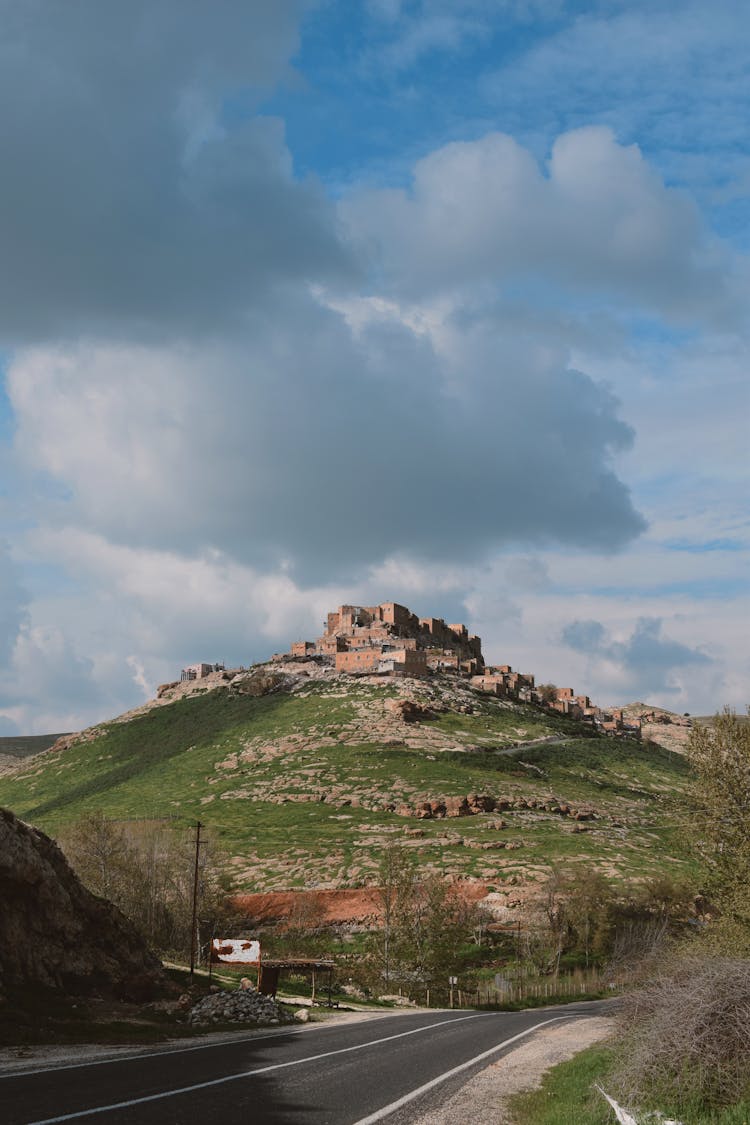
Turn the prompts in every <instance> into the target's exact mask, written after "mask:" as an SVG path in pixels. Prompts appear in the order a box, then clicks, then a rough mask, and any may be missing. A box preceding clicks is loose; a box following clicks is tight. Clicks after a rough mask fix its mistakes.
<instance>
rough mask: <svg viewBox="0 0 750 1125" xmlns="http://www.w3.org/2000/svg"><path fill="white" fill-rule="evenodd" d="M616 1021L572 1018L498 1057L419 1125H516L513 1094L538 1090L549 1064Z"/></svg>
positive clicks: (596, 1037)
mask: <svg viewBox="0 0 750 1125" xmlns="http://www.w3.org/2000/svg"><path fill="white" fill-rule="evenodd" d="M613 1026H614V1021H613V1020H612V1019H611V1018H608V1017H605V1016H590V1017H585V1018H583V1019H577V1020H571V1021H570V1023H566V1024H563V1025H562V1026H560V1027H552V1028H550V1029H549V1030H548V1031H542V1032H540V1033H538V1034H537V1035H535V1036H534V1037H533V1038H532V1039H531V1040H530V1041H529V1042H528V1043H522V1044H521V1046H519V1047H518V1048H516V1050H515V1051H512V1052H511V1053H510V1054H509V1055H505V1056H504V1057H503V1058H501V1059H498V1061H497V1062H495V1063H492V1065H491V1066H488V1067H487V1068H486V1069H485V1070H483V1071H481V1072H480V1073H479V1074H478V1075H477V1076H476V1078H474V1079H472V1080H471V1082H469V1083H467V1085H466V1086H463V1087H462V1088H461V1089H460V1090H459V1091H458V1092H457V1093H456V1094H454V1095H453V1097H451V1098H449V1099H448V1101H446V1102H445V1104H444V1105H443V1106H442V1107H441V1108H440V1110H439V1111H438V1112H437V1113H436V1112H435V1111H434V1110H433V1111H432V1112H431V1113H430V1114H429V1116H428V1117H420V1118H419V1119H418V1120H417V1121H415V1122H414V1125H456V1122H457V1121H469V1120H470V1121H471V1125H512V1122H513V1118H512V1117H511V1116H510V1115H509V1112H508V1102H509V1100H510V1098H511V1097H512V1095H513V1094H518V1093H520V1092H521V1091H522V1090H533V1089H536V1087H537V1086H539V1085H540V1084H541V1081H542V1076H543V1075H544V1074H545V1072H546V1071H548V1070H549V1069H550V1067H553V1066H557V1064H558V1063H561V1062H565V1060H566V1059H569V1058H572V1057H573V1055H575V1054H577V1053H578V1052H579V1051H582V1050H583V1049H584V1048H585V1047H590V1046H591V1045H592V1044H593V1043H597V1042H599V1040H600V1039H606V1037H607V1036H608V1035H609V1034H611V1031H612V1028H613Z"/></svg>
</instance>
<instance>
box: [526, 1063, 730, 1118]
mask: <svg viewBox="0 0 750 1125" xmlns="http://www.w3.org/2000/svg"><path fill="white" fill-rule="evenodd" d="M614 1067H615V1056H614V1053H613V1050H612V1049H611V1048H610V1047H603V1046H596V1047H589V1048H588V1049H587V1050H585V1051H581V1052H579V1054H577V1055H575V1056H574V1057H573V1058H572V1059H569V1060H568V1061H567V1062H564V1063H560V1064H559V1065H558V1066H555V1067H553V1068H552V1069H551V1070H549V1071H548V1072H547V1074H546V1075H545V1076H544V1078H543V1080H542V1084H541V1086H540V1087H539V1089H537V1090H531V1091H528V1092H526V1093H522V1094H517V1095H516V1096H515V1097H514V1098H512V1099H511V1103H510V1109H511V1114H512V1118H513V1122H514V1125H612V1123H613V1122H614V1120H615V1117H614V1113H613V1111H612V1110H611V1109H610V1107H609V1106H608V1105H607V1103H606V1102H605V1100H604V1098H603V1097H602V1096H601V1094H600V1093H599V1092H598V1091H597V1090H595V1089H594V1084H595V1083H596V1084H598V1085H600V1086H601V1087H602V1089H604V1090H606V1091H607V1093H608V1094H610V1095H612V1096H616V1095H614V1094H613V1093H612V1083H611V1078H612V1072H613V1070H614ZM626 1108H628V1109H629V1110H630V1111H631V1112H633V1107H632V1106H628V1107H626ZM649 1111H650V1112H651V1113H655V1112H661V1113H663V1114H664V1116H666V1117H673V1116H674V1117H676V1118H677V1119H678V1120H679V1121H681V1122H682V1125H748V1123H749V1122H750V1102H747V1101H745V1102H741V1103H739V1104H737V1105H734V1106H729V1107H727V1108H726V1109H718V1110H712V1109H707V1108H706V1107H705V1106H693V1107H688V1108H687V1109H685V1108H684V1107H683V1108H681V1109H680V1110H679V1112H678V1111H676V1110H674V1109H673V1107H669V1106H650V1107H647V1108H646V1110H644V1111H643V1112H644V1115H645V1114H647V1113H648V1112H649ZM654 1120H658V1118H655V1119H654Z"/></svg>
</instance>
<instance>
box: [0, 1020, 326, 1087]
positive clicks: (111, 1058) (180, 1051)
mask: <svg viewBox="0 0 750 1125" xmlns="http://www.w3.org/2000/svg"><path fill="white" fill-rule="evenodd" d="M313 1029H314V1030H316V1031H327V1030H328V1029H327V1028H323V1027H320V1026H318V1025H313V1027H312V1028H304V1029H303V1028H288V1027H284V1028H279V1030H278V1031H276V1032H272V1033H271V1034H270V1035H240V1036H235V1037H234V1038H233V1039H222V1040H214V1042H213V1043H193V1044H191V1046H189V1047H164V1048H163V1049H162V1050H161V1051H139V1052H138V1054H132V1055H128V1054H123V1055H108V1056H107V1057H106V1058H103V1059H83V1060H82V1061H81V1062H74V1063H50V1065H49V1066H35V1067H28V1068H24V1067H19V1068H18V1069H17V1070H7V1071H5V1073H3V1074H0V1082H1V1081H2V1080H3V1078H26V1077H27V1076H28V1075H34V1074H51V1073H53V1072H54V1071H58V1070H79V1069H80V1068H81V1067H84V1066H109V1064H110V1063H123V1062H133V1061H134V1060H135V1059H160V1058H163V1057H164V1056H165V1055H184V1054H187V1053H188V1052H189V1051H208V1050H210V1049H211V1047H233V1046H236V1044H238V1043H262V1042H263V1040H264V1039H277V1038H278V1036H279V1035H280V1034H286V1035H295V1036H297V1035H302V1034H303V1033H304V1032H305V1031H308V1030H309V1031H312V1030H313Z"/></svg>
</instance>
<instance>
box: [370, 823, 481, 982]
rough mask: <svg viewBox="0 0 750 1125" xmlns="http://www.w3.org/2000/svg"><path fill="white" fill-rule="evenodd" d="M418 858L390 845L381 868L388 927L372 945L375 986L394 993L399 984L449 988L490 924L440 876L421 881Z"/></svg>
mask: <svg viewBox="0 0 750 1125" xmlns="http://www.w3.org/2000/svg"><path fill="white" fill-rule="evenodd" d="M418 875H419V870H418V867H417V864H416V862H415V860H414V859H413V857H412V854H411V853H410V852H409V851H408V850H407V849H406V848H404V847H403V845H401V844H397V843H393V844H390V845H389V846H388V847H387V848H386V849H385V851H384V853H383V857H382V859H381V862H380V867H379V883H380V885H379V889H378V896H379V899H380V905H381V910H382V915H383V925H382V928H381V929H380V930H379V931H378V932H377V933H375V934H374V935H373V937H372V939H371V942H370V950H371V956H372V960H373V969H374V977H375V985H376V987H377V988H384V990H385V991H386V992H388V990H389V988H390V987H392V986H393V984H394V982H398V984H399V985H400V986H401V987H402V988H406V989H407V990H409V989H413V988H414V987H419V988H422V987H424V986H432V985H434V984H439V985H446V984H447V978H448V976H449V975H450V974H451V973H452V972H455V971H456V970H457V969H459V968H460V965H461V962H462V960H463V954H462V951H463V949H464V948H465V946H466V945H467V943H471V942H472V941H473V937H474V934H475V931H476V930H477V928H478V927H479V928H481V925H484V924H486V921H485V920H484V919H483V918H482V917H481V911H480V909H479V908H478V907H477V906H475V905H473V904H471V903H467V902H466V900H465V899H464V897H463V896H462V895H460V894H459V893H458V891H457V890H456V888H455V887H454V886H453V885H452V884H450V883H448V882H447V881H446V880H445V879H444V878H442V877H441V876H440V875H428V876H426V877H421V878H418Z"/></svg>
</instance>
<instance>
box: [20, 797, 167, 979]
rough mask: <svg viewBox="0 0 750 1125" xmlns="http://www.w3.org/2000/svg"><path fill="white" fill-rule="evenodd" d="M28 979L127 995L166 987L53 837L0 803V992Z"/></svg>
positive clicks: (156, 964) (126, 927) (131, 933)
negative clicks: (74, 870) (88, 888)
mask: <svg viewBox="0 0 750 1125" xmlns="http://www.w3.org/2000/svg"><path fill="white" fill-rule="evenodd" d="M33 985H41V986H45V987H48V988H54V989H59V990H61V991H63V992H65V993H70V994H74V995H79V994H80V995H85V994H92V995H93V994H97V995H113V996H118V997H121V998H123V999H130V1000H146V999H150V998H151V997H153V996H155V995H157V994H158V993H159V992H160V991H163V990H165V989H166V988H167V987H168V986H167V981H166V977H165V975H164V971H163V969H162V965H161V962H160V961H159V960H158V959H157V958H156V957H155V956H154V955H153V954H152V953H150V952H149V950H148V949H147V948H146V946H145V945H144V943H143V940H142V939H141V938H140V937H139V935H138V934H137V933H136V931H135V930H134V929H133V927H132V926H131V925H130V923H129V922H128V921H127V919H126V918H125V917H124V916H123V915H122V914H121V913H120V911H119V910H117V908H116V907H114V906H113V905H112V904H111V903H109V902H107V901H106V900H105V899H102V898H97V897H96V895H93V894H91V892H90V891H88V890H86V888H85V887H84V886H83V884H82V883H81V882H80V880H79V879H78V877H77V876H76V875H75V873H74V872H73V870H72V869H71V867H70V866H69V864H68V862H67V860H66V859H65V856H64V855H63V853H62V852H61V851H60V849H59V848H58V846H57V845H56V844H55V842H54V841H53V840H50V838H49V837H48V836H45V835H44V833H43V832H40V831H39V830H38V829H36V828H32V827H31V825H29V824H24V822H23V821H21V820H19V819H18V818H17V817H16V816H14V814H13V813H12V812H9V811H8V810H7V809H0V998H2V996H3V993H9V992H11V991H18V990H19V989H21V988H24V987H28V986H33Z"/></svg>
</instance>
